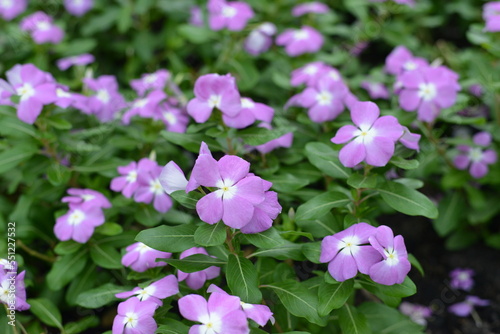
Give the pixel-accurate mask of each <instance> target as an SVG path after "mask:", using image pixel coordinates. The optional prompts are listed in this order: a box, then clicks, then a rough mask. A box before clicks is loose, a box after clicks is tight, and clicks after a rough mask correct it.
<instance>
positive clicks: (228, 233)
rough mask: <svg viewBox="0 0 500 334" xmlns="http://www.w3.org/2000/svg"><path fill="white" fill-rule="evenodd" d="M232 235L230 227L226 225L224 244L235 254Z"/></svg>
mask: <svg viewBox="0 0 500 334" xmlns="http://www.w3.org/2000/svg"><path fill="white" fill-rule="evenodd" d="M233 237H234V235H233V234H232V233H231V228H230V227H229V226H227V227H226V245H227V247H228V248H229V251H230V252H231V254H235V255H236V252H235V251H234V245H233Z"/></svg>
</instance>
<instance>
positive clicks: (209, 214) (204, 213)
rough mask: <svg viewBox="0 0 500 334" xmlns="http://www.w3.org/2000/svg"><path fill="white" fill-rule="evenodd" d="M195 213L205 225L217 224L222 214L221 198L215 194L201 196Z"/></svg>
mask: <svg viewBox="0 0 500 334" xmlns="http://www.w3.org/2000/svg"><path fill="white" fill-rule="evenodd" d="M196 212H197V213H198V216H200V219H201V220H203V221H204V222H205V223H208V224H215V223H217V222H219V221H220V220H221V219H222V214H223V206H222V198H220V197H219V196H218V194H217V193H215V192H213V193H210V194H208V195H206V196H203V197H202V198H201V199H200V200H199V201H198V202H197V203H196Z"/></svg>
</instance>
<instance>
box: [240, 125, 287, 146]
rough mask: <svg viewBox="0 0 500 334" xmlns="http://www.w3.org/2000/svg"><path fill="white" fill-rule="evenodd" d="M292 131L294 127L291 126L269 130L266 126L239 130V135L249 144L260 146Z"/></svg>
mask: <svg viewBox="0 0 500 334" xmlns="http://www.w3.org/2000/svg"><path fill="white" fill-rule="evenodd" d="M292 131H293V129H290V128H275V129H272V130H269V129H265V128H258V127H252V128H249V129H245V130H241V131H238V132H237V136H238V137H240V138H241V139H242V140H243V142H245V144H247V145H251V146H258V145H262V144H265V143H267V142H270V141H271V140H273V139H277V138H279V137H281V136H283V135H285V134H287V133H289V132H292Z"/></svg>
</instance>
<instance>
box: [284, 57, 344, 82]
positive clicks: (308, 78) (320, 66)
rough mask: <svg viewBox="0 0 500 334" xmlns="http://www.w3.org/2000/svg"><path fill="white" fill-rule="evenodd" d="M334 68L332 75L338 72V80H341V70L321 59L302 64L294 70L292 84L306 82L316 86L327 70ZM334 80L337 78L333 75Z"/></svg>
mask: <svg viewBox="0 0 500 334" xmlns="http://www.w3.org/2000/svg"><path fill="white" fill-rule="evenodd" d="M329 69H330V70H333V71H332V72H331V73H332V74H331V75H333V73H335V74H337V76H336V77H337V80H341V77H340V74H339V72H338V71H337V70H336V69H334V68H331V67H329V66H328V65H326V64H325V63H323V62H321V61H316V62H313V63H309V64H306V65H305V66H302V67H300V68H298V69H296V70H293V71H292V78H291V80H290V84H291V85H292V86H299V85H301V84H303V83H305V84H306V85H307V86H314V85H316V83H317V82H318V80H319V79H320V78H321V77H322V76H323V75H325V73H326V71H327V70H329ZM332 79H333V80H335V79H334V78H333V77H332Z"/></svg>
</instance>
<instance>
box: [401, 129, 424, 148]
mask: <svg viewBox="0 0 500 334" xmlns="http://www.w3.org/2000/svg"><path fill="white" fill-rule="evenodd" d="M421 137H422V136H421V135H419V134H417V133H412V132H410V130H409V129H408V128H407V127H406V126H403V135H402V136H401V138H399V142H400V143H401V144H403V145H404V146H406V147H408V148H409V149H412V150H415V151H417V152H418V151H420V146H419V144H418V142H419V141H420V138H421Z"/></svg>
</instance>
